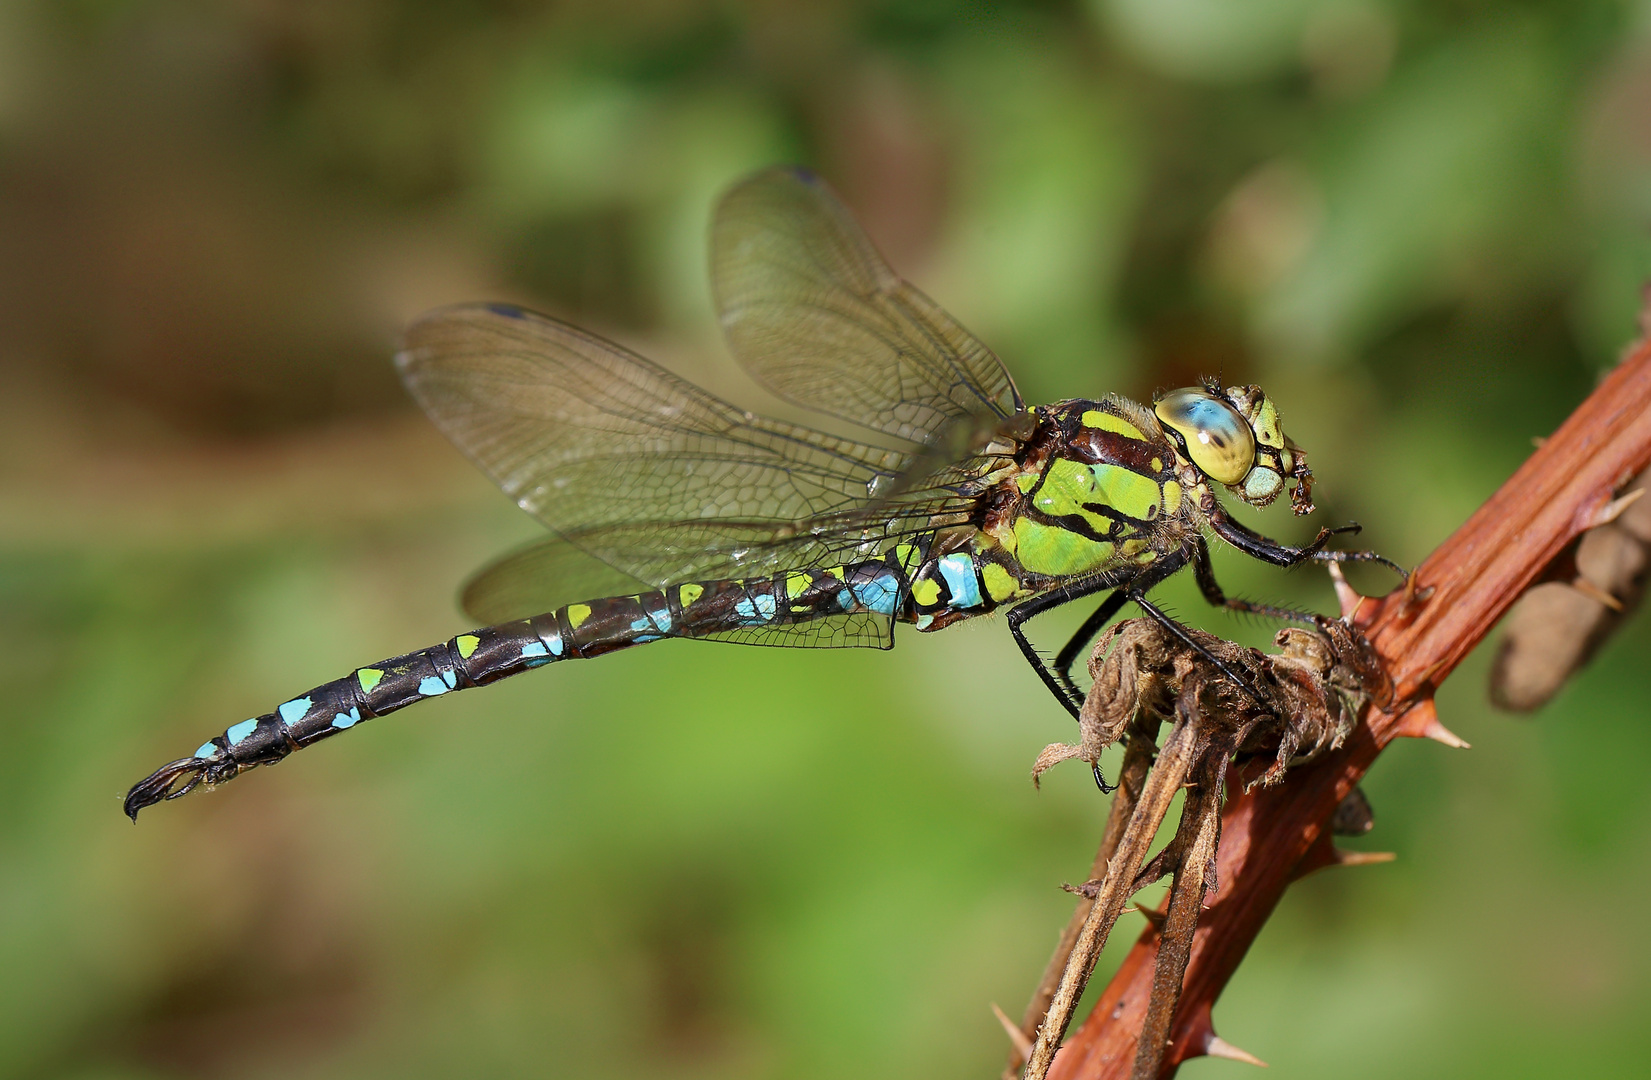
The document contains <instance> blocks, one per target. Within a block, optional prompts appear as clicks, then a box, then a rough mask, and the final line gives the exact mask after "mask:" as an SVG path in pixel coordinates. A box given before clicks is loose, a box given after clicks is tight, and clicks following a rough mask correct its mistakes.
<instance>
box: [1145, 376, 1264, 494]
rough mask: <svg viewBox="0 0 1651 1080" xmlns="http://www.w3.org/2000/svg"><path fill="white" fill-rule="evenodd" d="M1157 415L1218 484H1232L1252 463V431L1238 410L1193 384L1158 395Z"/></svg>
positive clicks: (1253, 462) (1155, 409)
mask: <svg viewBox="0 0 1651 1080" xmlns="http://www.w3.org/2000/svg"><path fill="white" fill-rule="evenodd" d="M1153 411H1154V412H1156V413H1157V414H1158V419H1160V420H1162V421H1163V422H1164V423H1166V424H1168V425H1169V426H1170V427H1172V428H1174V429H1175V430H1176V431H1179V432H1180V433H1181V437H1182V438H1184V439H1186V440H1187V453H1188V455H1189V456H1191V458H1192V463H1193V464H1194V465H1196V466H1198V467H1199V468H1200V469H1202V470H1203V471H1204V473H1205V475H1207V476H1208V477H1209V478H1210V479H1211V480H1214V481H1215V482H1216V483H1218V484H1236V483H1238V482H1239V481H1241V480H1243V479H1244V477H1245V476H1246V475H1247V474H1248V473H1249V471H1250V469H1251V467H1253V466H1254V465H1255V433H1254V432H1253V431H1251V430H1250V425H1249V423H1248V422H1247V421H1245V419H1244V418H1243V417H1242V416H1240V415H1238V410H1236V409H1234V408H1233V407H1232V406H1231V405H1228V404H1227V403H1226V402H1225V401H1222V400H1221V399H1220V398H1217V397H1214V396H1212V395H1211V394H1209V393H1208V392H1207V391H1204V390H1200V389H1198V388H1196V387H1188V388H1187V389H1184V390H1171V391H1170V392H1169V393H1167V394H1165V395H1164V396H1163V397H1162V398H1159V399H1158V403H1157V405H1155V406H1153Z"/></svg>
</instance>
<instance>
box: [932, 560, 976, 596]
mask: <svg viewBox="0 0 1651 1080" xmlns="http://www.w3.org/2000/svg"><path fill="white" fill-rule="evenodd" d="M940 576H941V577H943V578H945V579H946V588H947V589H949V590H951V594H952V598H951V599H950V600H948V601H946V603H947V604H948V605H949V606H951V607H954V608H972V607H979V606H980V582H979V581H978V580H977V579H976V578H975V562H974V560H973V559H971V558H970V557H969V556H967V555H963V554H957V555H948V556H946V557H945V558H944V559H941V560H940Z"/></svg>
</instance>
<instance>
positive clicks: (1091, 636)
mask: <svg viewBox="0 0 1651 1080" xmlns="http://www.w3.org/2000/svg"><path fill="white" fill-rule="evenodd" d="M1128 602H1129V595H1128V594H1127V593H1125V592H1124V590H1122V589H1118V590H1116V591H1114V592H1113V593H1112V595H1111V596H1108V597H1107V598H1106V599H1105V600H1102V601H1101V606H1100V607H1098V608H1096V609H1095V610H1094V612H1093V613H1091V614H1090V616H1089V618H1087V619H1085V620H1084V621H1083V625H1082V626H1080V627H1078V629H1077V630H1076V631H1075V632H1074V633H1073V634H1072V637H1071V639H1070V640H1068V641H1067V643H1066V644H1065V645H1063V646H1062V647H1061V651H1060V652H1058V653H1056V654H1055V663H1054V669H1055V678H1056V679H1057V680H1059V681H1060V684H1061V687H1062V688H1063V689H1064V690H1065V691H1066V693H1067V696H1068V697H1070V698H1075V699H1077V700H1078V701H1082V700H1083V696H1084V695H1083V693H1082V692H1081V691H1079V690H1078V686H1077V684H1076V683H1074V682H1073V681H1072V665H1073V664H1075V663H1077V661H1078V654H1079V653H1081V652H1083V651H1084V649H1086V648H1088V647H1089V643H1090V642H1091V641H1094V640H1095V636H1096V635H1097V634H1099V633H1100V632H1101V628H1102V627H1104V626H1106V624H1107V623H1108V622H1110V621H1112V616H1114V615H1116V614H1118V610H1119V609H1120V608H1122V607H1123V606H1124V604H1126V603H1128Z"/></svg>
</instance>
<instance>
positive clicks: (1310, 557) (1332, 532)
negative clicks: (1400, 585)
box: [1210, 507, 1407, 577]
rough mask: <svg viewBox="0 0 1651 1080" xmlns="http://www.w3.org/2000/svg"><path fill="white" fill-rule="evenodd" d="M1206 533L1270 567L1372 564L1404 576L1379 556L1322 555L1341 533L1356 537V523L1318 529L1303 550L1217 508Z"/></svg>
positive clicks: (1358, 529) (1357, 553) (1355, 553)
mask: <svg viewBox="0 0 1651 1080" xmlns="http://www.w3.org/2000/svg"><path fill="white" fill-rule="evenodd" d="M1210 529H1211V531H1213V532H1214V533H1215V535H1217V536H1219V537H1220V538H1221V539H1223V540H1225V541H1226V542H1227V543H1229V544H1231V545H1232V546H1233V547H1235V548H1237V549H1238V550H1240V551H1242V552H1243V553H1244V554H1246V555H1248V556H1250V557H1251V558H1253V559H1260V560H1261V561H1262V562H1267V563H1272V564H1273V565H1274V566H1297V565H1299V564H1301V563H1304V562H1308V561H1312V562H1337V563H1348V562H1374V563H1381V564H1382V565H1383V566H1385V567H1387V568H1388V569H1390V570H1392V571H1393V572H1394V573H1396V574H1398V575H1399V576H1400V577H1405V576H1407V572H1406V571H1405V568H1404V567H1402V566H1400V565H1399V564H1398V563H1396V562H1394V561H1393V560H1392V559H1389V558H1387V557H1386V556H1383V555H1378V554H1376V553H1375V552H1374V551H1325V550H1324V545H1325V544H1327V543H1329V541H1330V538H1331V537H1332V536H1339V535H1341V534H1343V533H1346V534H1349V535H1355V536H1356V535H1357V534H1358V533H1359V532H1361V531H1362V530H1363V526H1361V525H1359V523H1358V522H1352V523H1350V524H1347V525H1338V526H1337V527H1336V528H1334V529H1320V530H1319V531H1318V535H1317V536H1315V537H1313V540H1312V542H1311V543H1309V544H1308V545H1307V546H1306V547H1292V546H1291V545H1289V544H1281V543H1279V542H1278V541H1277V540H1273V539H1271V538H1269V537H1265V536H1262V535H1261V534H1260V533H1258V532H1255V531H1254V530H1253V529H1249V528H1247V527H1245V526H1244V525H1241V524H1239V523H1238V522H1237V521H1234V520H1233V519H1232V518H1231V517H1229V516H1228V514H1227V512H1226V511H1225V510H1223V509H1221V508H1219V507H1217V508H1216V509H1215V510H1214V511H1213V512H1212V513H1211V514H1210Z"/></svg>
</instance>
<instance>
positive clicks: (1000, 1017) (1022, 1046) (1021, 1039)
mask: <svg viewBox="0 0 1651 1080" xmlns="http://www.w3.org/2000/svg"><path fill="white" fill-rule="evenodd" d="M992 1015H993V1016H995V1017H997V1022H998V1023H1000V1024H1002V1025H1003V1030H1004V1033H1005V1034H1007V1035H1008V1036H1009V1041H1010V1042H1012V1043H1014V1044H1015V1053H1017V1054H1019V1055H1020V1059H1021V1060H1022V1061H1029V1060H1030V1059H1031V1057H1032V1040H1031V1039H1028V1038H1027V1037H1026V1032H1024V1031H1022V1030H1021V1029H1020V1026H1019V1025H1017V1024H1016V1023H1015V1022H1014V1021H1013V1020H1011V1019H1009V1015H1008V1014H1007V1013H1005V1012H1004V1011H1003V1010H1002V1009H1000V1008H998V1004H997V1002H995V1001H994V1002H992Z"/></svg>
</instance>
